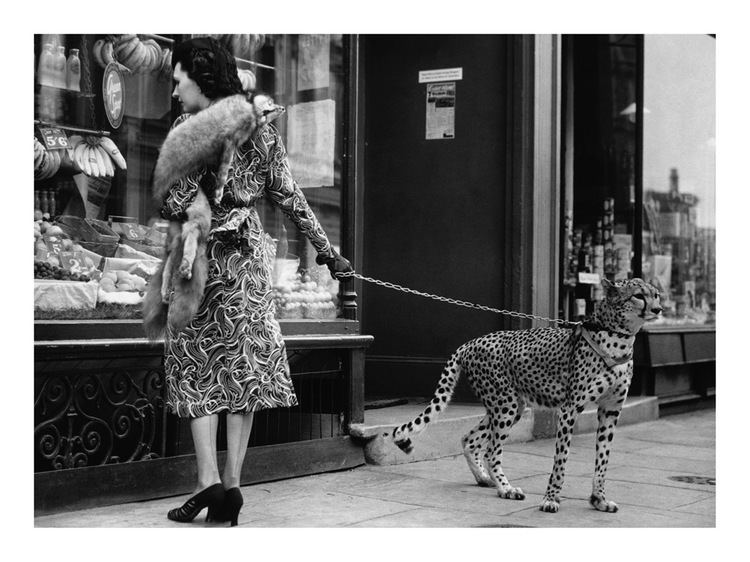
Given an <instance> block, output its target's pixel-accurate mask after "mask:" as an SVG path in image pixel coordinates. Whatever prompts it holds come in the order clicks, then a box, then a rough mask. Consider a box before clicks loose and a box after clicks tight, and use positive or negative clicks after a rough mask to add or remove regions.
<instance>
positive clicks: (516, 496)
mask: <svg viewBox="0 0 750 562" xmlns="http://www.w3.org/2000/svg"><path fill="white" fill-rule="evenodd" d="M497 495H498V496H500V497H501V498H503V499H504V500H525V499H526V494H524V493H523V490H522V489H521V488H514V487H513V486H508V487H507V488H505V489H503V490H498V491H497Z"/></svg>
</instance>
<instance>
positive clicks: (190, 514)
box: [167, 484, 224, 523]
mask: <svg viewBox="0 0 750 562" xmlns="http://www.w3.org/2000/svg"><path fill="white" fill-rule="evenodd" d="M223 502H224V486H222V485H221V484H214V485H213V486H209V487H208V488H206V489H205V490H203V491H201V492H198V493H197V494H195V495H194V496H193V497H192V498H190V499H189V500H188V501H186V502H185V503H184V504H182V505H181V506H180V507H176V508H174V509H170V510H169V512H168V513H167V518H168V519H170V520H172V521H179V522H180V523H190V522H191V521H192V520H193V519H195V516H196V515H198V513H200V511H201V510H202V509H203V508H204V507H208V515H207V516H206V521H210V520H211V519H212V518H213V517H214V514H215V513H216V512H217V511H218V510H219V509H220V508H221V506H222V503H223Z"/></svg>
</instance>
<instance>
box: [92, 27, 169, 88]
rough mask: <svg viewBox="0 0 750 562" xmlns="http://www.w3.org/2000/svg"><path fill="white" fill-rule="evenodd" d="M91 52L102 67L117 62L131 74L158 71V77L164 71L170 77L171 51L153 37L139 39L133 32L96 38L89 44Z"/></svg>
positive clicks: (162, 74) (163, 74) (163, 73)
mask: <svg viewBox="0 0 750 562" xmlns="http://www.w3.org/2000/svg"><path fill="white" fill-rule="evenodd" d="M91 52H92V55H93V57H94V60H95V61H96V63H97V64H98V65H99V66H101V67H102V68H105V67H106V66H107V65H108V64H110V63H112V62H117V63H118V64H120V65H121V66H122V67H124V68H126V69H127V70H128V71H129V72H130V73H131V74H140V73H147V72H157V71H158V72H159V77H160V78H161V77H163V76H165V74H166V73H169V79H171V78H172V51H171V49H162V47H161V46H160V45H159V43H157V42H156V40H155V39H145V40H141V39H140V38H139V37H138V35H137V34H134V33H128V34H124V35H118V36H115V37H113V38H110V39H98V40H97V41H95V42H94V44H93V45H92V46H91ZM167 67H168V70H167V69H166V68H167Z"/></svg>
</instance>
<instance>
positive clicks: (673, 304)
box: [642, 35, 716, 324]
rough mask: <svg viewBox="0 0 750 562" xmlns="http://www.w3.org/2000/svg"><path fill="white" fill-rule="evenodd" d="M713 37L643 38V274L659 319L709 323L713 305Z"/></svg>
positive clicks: (677, 322)
mask: <svg viewBox="0 0 750 562" xmlns="http://www.w3.org/2000/svg"><path fill="white" fill-rule="evenodd" d="M715 53H716V47H715V40H714V39H713V38H712V37H710V36H707V35H647V36H646V37H645V40H644V59H645V63H644V66H645V68H644V109H643V111H644V126H643V137H644V138H643V201H644V208H643V225H644V233H643V261H642V269H643V276H644V277H645V278H646V279H648V280H649V281H651V282H652V283H653V284H655V285H656V286H657V287H659V288H660V289H661V291H662V303H663V304H664V307H665V313H664V318H663V320H662V322H665V323H670V324H684V323H711V322H714V319H715V306H716V302H715V301H716V217H715V188H716V183H715V162H716V156H715V151H716V148H715V147H716V138H715V130H716V120H715V115H716V95H715V73H716V67H715V60H716V59H715Z"/></svg>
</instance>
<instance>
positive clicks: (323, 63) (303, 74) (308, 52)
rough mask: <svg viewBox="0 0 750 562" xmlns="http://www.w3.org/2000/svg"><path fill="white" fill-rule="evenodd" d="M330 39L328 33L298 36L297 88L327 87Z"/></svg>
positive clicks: (329, 74) (300, 89)
mask: <svg viewBox="0 0 750 562" xmlns="http://www.w3.org/2000/svg"><path fill="white" fill-rule="evenodd" d="M330 61H331V41H330V38H329V36H328V35H300V36H299V64H298V65H297V90H298V91H300V92H301V91H303V90H315V89H317V88H327V87H328V86H329V82H330V76H331V72H330Z"/></svg>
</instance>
